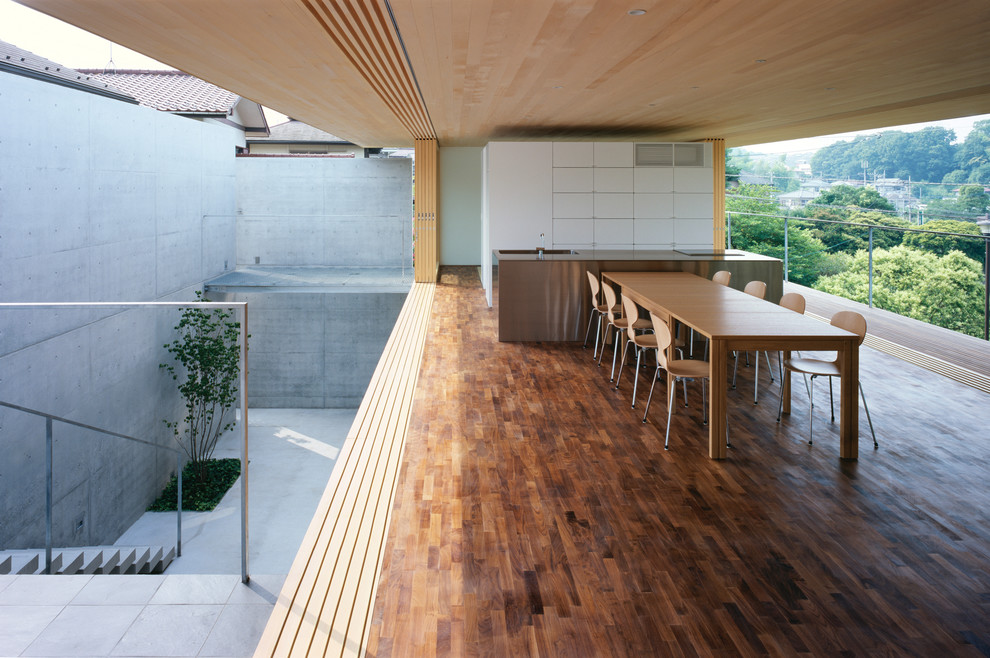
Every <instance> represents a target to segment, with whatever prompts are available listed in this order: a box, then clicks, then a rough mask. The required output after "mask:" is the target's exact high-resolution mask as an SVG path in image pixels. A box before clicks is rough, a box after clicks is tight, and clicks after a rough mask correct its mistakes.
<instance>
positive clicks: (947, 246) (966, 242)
mask: <svg viewBox="0 0 990 658" xmlns="http://www.w3.org/2000/svg"><path fill="white" fill-rule="evenodd" d="M919 228H921V229H923V230H925V231H939V232H941V233H966V234H969V235H979V236H980V237H981V238H982V234H981V233H980V229H979V227H978V226H977V225H976V224H974V223H973V222H960V221H957V220H953V219H937V220H934V221H931V222H926V223H925V224H923V225H921V226H920V227H919ZM904 245H905V246H908V247H914V248H915V249H920V250H922V251H927V252H929V253H932V254H935V255H936V256H945V255H946V254H948V253H949V252H950V251H960V252H962V253H963V254H965V255H966V256H967V257H969V258H972V259H973V260H975V261H982V260H983V256H984V250H985V247H984V244H983V240H982V239H981V240H973V239H970V238H960V237H958V236H954V235H937V234H932V233H913V232H912V233H908V234H907V235H905V236H904Z"/></svg>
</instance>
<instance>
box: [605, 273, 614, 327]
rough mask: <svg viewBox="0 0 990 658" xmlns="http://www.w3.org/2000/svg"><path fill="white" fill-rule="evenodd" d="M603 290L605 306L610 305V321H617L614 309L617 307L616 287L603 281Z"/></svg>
mask: <svg viewBox="0 0 990 658" xmlns="http://www.w3.org/2000/svg"><path fill="white" fill-rule="evenodd" d="M602 292H604V293H605V306H607V307H608V320H609V322H615V311H613V310H612V309H614V308H615V303H616V299H615V288H613V287H612V284H610V283H608V282H606V281H602Z"/></svg>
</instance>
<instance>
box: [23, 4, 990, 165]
mask: <svg viewBox="0 0 990 658" xmlns="http://www.w3.org/2000/svg"><path fill="white" fill-rule="evenodd" d="M18 1H19V2H21V3H22V4H24V5H27V6H30V7H33V8H35V9H38V10H40V11H42V12H45V13H47V14H50V15H52V16H55V17H57V18H60V19H62V20H64V21H66V22H69V23H72V24H74V25H77V26H79V27H82V28H84V29H86V30H89V31H91V32H94V33H96V34H99V35H101V36H104V37H106V38H108V39H110V40H112V41H115V42H117V43H120V44H123V45H125V46H127V47H129V48H132V49H134V50H137V51H139V52H142V53H144V54H147V55H149V56H151V57H153V58H155V59H157V60H159V61H161V62H164V63H166V64H169V65H171V66H174V67H176V68H178V69H181V70H183V71H186V72H188V73H191V74H193V75H196V76H199V77H201V78H204V79H206V80H209V81H210V82H212V83H214V84H216V85H219V86H221V87H224V88H226V89H229V90H231V91H234V92H237V93H238V94H240V95H242V96H245V97H247V98H250V99H252V100H254V101H257V102H259V103H262V104H263V105H266V106H268V107H271V108H273V109H275V110H278V111H279V112H283V113H285V114H287V115H289V116H292V117H294V118H297V119H299V120H301V121H304V122H306V123H310V124H312V125H314V126H316V127H318V128H322V129H323V130H326V131H328V132H331V133H333V134H335V135H339V136H341V137H344V138H346V139H349V140H351V141H353V142H355V143H357V144H360V145H362V146H410V145H412V143H413V139H414V138H429V137H433V136H436V138H437V139H438V140H439V144H440V145H441V146H469V145H482V144H485V143H487V142H489V141H492V140H510V139H511V140H525V139H540V140H547V139H569V140H585V139H596V140H611V139H621V140H676V141H693V140H698V139H702V138H705V137H723V138H725V139H726V143H727V145H729V146H742V145H747V144H756V143H763V142H769V141H778V140H783V139H793V138H798V137H809V136H815V135H822V134H830V133H838V132H845V131H849V130H860V129H866V128H878V127H884V126H891V125H898V124H905V123H913V122H920V121H932V120H937V119H947V118H953V117H959V116H969V115H975V114H984V113H987V112H990V44H988V41H990V39H988V36H990V2H988V1H987V0H940V1H939V2H931V1H930V0H869V1H865V2H864V1H863V0H825V1H823V0H814V1H812V0H786V1H781V0H625V1H621V2H620V1H618V0H18ZM633 9H643V10H646V13H645V14H643V15H640V16H631V15H629V13H628V12H629V11H630V10H633Z"/></svg>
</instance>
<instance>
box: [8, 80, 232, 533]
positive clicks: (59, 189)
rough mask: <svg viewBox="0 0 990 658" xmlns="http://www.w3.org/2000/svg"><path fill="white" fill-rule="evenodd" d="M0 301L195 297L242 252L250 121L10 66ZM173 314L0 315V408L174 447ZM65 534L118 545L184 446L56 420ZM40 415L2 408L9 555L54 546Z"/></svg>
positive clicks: (60, 529)
mask: <svg viewBox="0 0 990 658" xmlns="http://www.w3.org/2000/svg"><path fill="white" fill-rule="evenodd" d="M0 116H2V117H3V121H2V122H0V302H73V301H99V302H123V301H153V300H187V299H192V298H193V291H194V290H195V289H198V288H200V287H201V284H202V282H203V281H204V280H206V279H208V278H211V277H213V276H215V275H217V274H219V273H221V272H223V271H224V270H225V269H228V268H233V266H234V259H235V251H234V245H235V175H234V158H233V152H234V145H235V144H237V143H238V142H239V141H241V140H240V135H239V133H238V131H236V130H234V129H232V128H229V127H225V126H220V125H216V124H208V123H203V122H198V121H194V120H190V119H185V118H182V117H177V116H173V115H170V114H165V113H161V112H157V111H155V110H152V109H149V108H144V107H139V106H136V105H129V104H126V103H122V102H120V101H115V100H112V99H107V98H103V97H100V96H96V95H93V94H89V93H85V92H81V91H77V90H72V89H67V88H65V87H60V86H56V85H52V84H47V83H44V82H40V81H37V80H33V79H29V78H25V77H21V76H16V75H10V74H6V73H0ZM176 319H177V316H175V315H173V314H166V313H165V312H161V311H148V310H126V311H125V310H121V309H117V308H113V309H107V310H104V311H92V310H86V311H82V310H78V309H59V310H51V309H41V310H8V309H3V310H0V400H3V401H5V402H9V403H13V404H18V405H22V406H25V407H29V408H33V409H38V410H41V411H43V412H47V413H51V414H55V415H58V416H62V417H66V418H69V419H71V420H75V421H78V422H83V423H87V424H92V425H96V426H98V427H102V428H106V429H110V430H113V431H116V432H120V433H123V434H128V435H132V436H136V437H140V438H143V439H146V440H151V441H157V442H160V443H165V444H168V445H171V441H172V439H171V437H170V436H167V435H166V429H165V428H164V426H163V423H162V420H163V419H164V418H165V417H166V416H169V417H175V415H176V412H177V411H179V408H178V405H179V400H178V397H177V394H176V393H175V391H174V386H173V382H171V380H167V381H166V377H165V375H164V374H163V373H162V372H160V371H159V368H158V364H159V363H160V362H162V361H163V360H164V359H165V357H166V356H167V355H166V354H165V353H164V350H163V349H162V345H163V344H164V343H166V342H168V341H169V340H170V336H171V328H172V326H173V325H174V324H175V322H176ZM54 429H55V432H54V435H55V456H54V463H55V519H56V527H55V529H54V532H55V543H56V544H57V545H74V544H75V545H80V544H96V543H101V542H105V541H113V540H114V539H116V537H117V536H118V535H119V533H120V532H121V531H122V530H124V529H125V528H126V527H127V526H128V525H129V524H130V523H131V522H132V521H133V520H134V519H136V518H137V516H139V515H140V514H141V513H142V512H143V510H144V508H145V507H146V505H147V504H148V503H149V502H150V499H151V498H152V497H153V496H154V495H155V494H157V492H158V490H159V489H160V487H161V485H162V484H163V482H164V480H165V479H166V477H167V475H168V474H169V473H170V472H171V471H172V470H174V459H175V458H174V455H171V454H170V453H166V452H165V451H161V450H154V449H152V448H150V447H147V446H142V445H139V444H132V443H127V442H124V441H121V440H116V439H107V438H102V437H100V436H99V435H96V434H94V433H92V432H88V431H81V430H76V429H73V428H72V427H70V426H67V425H63V424H59V423H56V424H55V428H54ZM44 436H45V430H44V420H42V419H38V418H35V417H32V416H28V415H26V414H24V413H22V412H16V411H11V410H9V409H4V408H0V454H2V455H3V458H2V459H0V549H3V548H14V547H23V546H32V545H33V546H38V545H39V541H40V542H43V539H44V526H43V520H44V499H45V486H44V482H45V479H44V468H43V466H44V462H45V459H44V453H43V448H44Z"/></svg>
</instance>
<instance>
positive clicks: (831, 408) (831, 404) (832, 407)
mask: <svg viewBox="0 0 990 658" xmlns="http://www.w3.org/2000/svg"><path fill="white" fill-rule="evenodd" d="M828 407H829V412H831V414H832V422H833V423H834V422H835V401H834V400H833V396H832V378H831V377H829V378H828Z"/></svg>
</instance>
